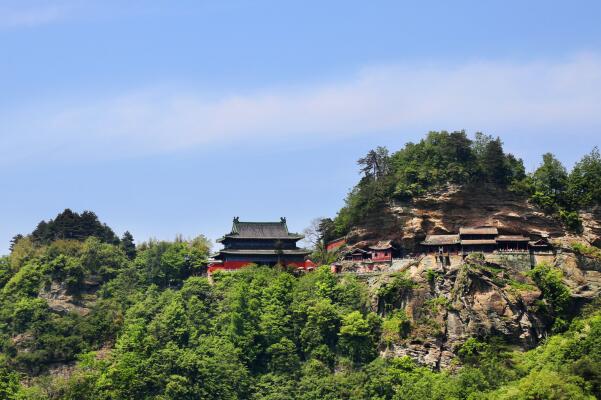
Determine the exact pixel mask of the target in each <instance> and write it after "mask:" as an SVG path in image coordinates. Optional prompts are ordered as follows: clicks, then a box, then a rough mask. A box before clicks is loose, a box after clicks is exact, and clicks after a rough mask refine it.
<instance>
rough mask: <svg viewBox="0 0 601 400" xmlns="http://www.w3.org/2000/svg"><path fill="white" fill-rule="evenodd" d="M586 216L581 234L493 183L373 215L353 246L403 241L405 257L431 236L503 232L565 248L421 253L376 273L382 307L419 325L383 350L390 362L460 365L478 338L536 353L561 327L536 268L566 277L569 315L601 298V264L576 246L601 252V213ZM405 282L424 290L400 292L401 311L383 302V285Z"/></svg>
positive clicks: (375, 290)
mask: <svg viewBox="0 0 601 400" xmlns="http://www.w3.org/2000/svg"><path fill="white" fill-rule="evenodd" d="M580 216H581V219H582V222H583V228H584V229H583V232H582V234H580V235H575V234H571V233H569V232H567V231H566V230H565V229H564V228H563V227H562V225H561V224H560V223H559V222H558V221H557V220H556V219H554V218H553V217H551V216H548V215H545V214H544V213H543V212H542V211H541V210H539V209H537V208H536V207H535V206H533V205H532V204H529V203H528V202H527V201H526V199H525V198H523V197H521V196H518V195H515V194H513V193H511V192H508V191H506V190H501V189H498V188H495V187H490V186H486V185H483V186H481V187H469V188H461V187H457V186H453V187H450V188H447V189H445V190H442V191H439V192H436V193H431V194H429V195H427V196H423V197H420V198H416V199H414V200H413V201H411V202H406V203H400V202H399V203H395V204H391V205H390V206H389V207H388V208H386V209H385V210H382V212H381V213H379V214H378V215H376V216H372V217H371V218H369V219H368V222H367V223H365V224H363V225H362V226H359V227H357V228H355V229H354V230H353V231H352V232H351V233H350V234H349V235H348V242H349V243H350V244H351V245H357V246H366V245H368V244H371V243H374V242H375V241H377V240H383V239H393V241H394V243H395V244H396V246H397V248H402V249H403V250H404V252H405V253H411V252H415V253H419V242H420V241H422V240H423V239H424V238H425V236H426V235H427V234H444V233H454V232H458V230H459V228H460V227H461V226H479V225H492V226H496V227H497V228H498V229H499V231H500V232H502V233H515V234H522V233H524V234H525V233H527V234H530V235H532V236H537V235H545V236H548V237H549V238H551V241H552V242H553V243H554V244H555V246H556V252H555V253H554V254H539V255H533V254H528V253H522V254H520V253H515V254H499V253H491V254H486V255H484V258H477V257H474V258H472V257H468V258H466V259H463V258H462V257H461V256H451V257H450V259H449V260H447V261H445V262H441V261H440V259H437V258H436V257H435V256H434V255H427V256H424V255H421V256H418V257H417V258H416V261H415V262H405V263H404V264H402V266H401V267H400V268H392V269H391V270H390V271H388V272H380V273H374V274H371V275H369V274H368V275H366V276H365V277H364V279H367V280H368V283H369V285H370V288H371V292H372V297H371V302H372V309H373V310H374V311H378V312H379V313H380V314H381V315H384V316H386V314H387V313H388V312H389V310H390V309H401V310H404V312H405V314H406V315H407V317H408V318H409V320H410V323H411V329H410V331H409V333H408V334H407V335H405V337H402V338H400V339H399V340H396V342H393V343H389V344H388V345H385V346H383V347H382V349H381V352H382V355H384V356H402V355H409V356H411V357H412V358H414V359H416V360H418V361H419V362H420V363H422V364H424V365H428V366H431V367H433V368H437V369H438V368H448V367H450V366H452V365H454V363H455V362H454V361H453V360H457V359H456V354H457V350H458V349H459V348H460V347H461V345H462V344H463V343H464V342H465V341H466V340H467V339H468V338H470V337H476V338H481V339H485V338H491V337H499V338H500V339H501V340H502V341H504V342H505V343H507V344H508V345H510V346H517V347H520V348H522V349H529V348H532V347H534V346H536V345H537V344H538V343H539V342H540V340H541V339H542V338H544V337H545V336H546V335H548V334H549V333H550V332H551V325H552V323H553V321H552V318H551V317H550V315H549V312H548V304H547V303H546V300H545V299H544V296H543V295H542V293H541V290H540V289H539V288H538V287H537V285H536V283H535V282H534V281H533V279H532V277H531V273H530V271H531V269H532V267H533V266H535V265H537V264H539V263H541V262H546V263H548V264H549V265H551V266H552V267H553V268H555V269H557V270H559V271H561V274H562V277H563V278H562V279H563V283H564V284H565V286H566V287H567V288H568V289H569V296H570V301H569V303H570V310H569V311H568V315H574V314H575V313H577V312H578V310H579V309H580V308H581V307H582V305H583V304H585V303H587V302H589V301H591V300H593V299H595V298H597V297H599V295H600V293H601V260H599V259H598V258H595V257H592V256H586V255H581V254H578V253H577V252H574V251H573V250H572V248H571V247H570V244H572V243H574V242H578V243H584V244H585V245H587V246H591V245H592V246H599V245H601V223H600V221H601V210H599V209H593V210H588V211H586V212H582V213H581V214H580ZM480 257H482V256H480ZM399 275H404V276H406V277H407V278H408V279H410V280H411V281H412V282H414V284H413V285H412V286H409V287H402V288H399V289H395V291H396V292H395V296H396V297H395V300H394V304H388V305H386V304H384V305H383V303H385V302H386V301H390V294H387V296H388V297H387V299H383V298H382V296H381V293H382V292H383V291H382V290H381V288H383V287H384V288H385V287H386V286H387V285H391V284H392V282H393V281H394V279H397V278H396V277H398V276H399ZM568 317H569V316H568Z"/></svg>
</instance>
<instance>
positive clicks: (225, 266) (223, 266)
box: [207, 260, 315, 274]
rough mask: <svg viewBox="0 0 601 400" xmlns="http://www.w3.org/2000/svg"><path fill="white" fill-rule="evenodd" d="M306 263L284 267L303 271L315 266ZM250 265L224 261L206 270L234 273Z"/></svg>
mask: <svg viewBox="0 0 601 400" xmlns="http://www.w3.org/2000/svg"><path fill="white" fill-rule="evenodd" d="M307 261H308V262H307ZM307 261H302V262H295V261H291V262H288V263H287V264H286V265H287V266H293V267H296V268H300V269H305V268H310V267H312V266H315V264H313V262H311V261H310V260H307ZM250 264H254V263H253V262H252V261H224V262H223V263H219V264H209V266H208V268H207V272H208V273H209V274H212V273H213V272H215V271H235V270H238V269H240V268H243V267H246V266H248V265H250Z"/></svg>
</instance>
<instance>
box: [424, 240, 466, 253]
mask: <svg viewBox="0 0 601 400" xmlns="http://www.w3.org/2000/svg"><path fill="white" fill-rule="evenodd" d="M420 244H421V245H422V247H423V249H424V250H425V252H426V253H437V254H441V255H442V254H450V253H456V252H458V251H459V235H428V236H426V239H425V240H424V241H423V242H421V243H420Z"/></svg>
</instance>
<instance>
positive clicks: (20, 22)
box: [0, 4, 69, 29]
mask: <svg viewBox="0 0 601 400" xmlns="http://www.w3.org/2000/svg"><path fill="white" fill-rule="evenodd" d="M68 11H69V8H68V7H66V6H65V5H58V4H53V5H48V4H45V5H35V6H28V7H24V6H23V5H19V6H18V7H12V8H9V7H6V6H5V7H1V6H0V28H2V29H10V28H23V27H25V28H27V27H34V26H39V25H46V24H49V23H53V22H56V21H59V20H62V19H64V18H65V17H66V16H67V15H68Z"/></svg>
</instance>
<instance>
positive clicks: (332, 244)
mask: <svg viewBox="0 0 601 400" xmlns="http://www.w3.org/2000/svg"><path fill="white" fill-rule="evenodd" d="M345 244H346V240H345V239H338V240H335V241H333V242H330V243H328V244H327V245H326V250H327V251H334V250H336V249H338V248H340V247H342V246H344V245H345Z"/></svg>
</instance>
